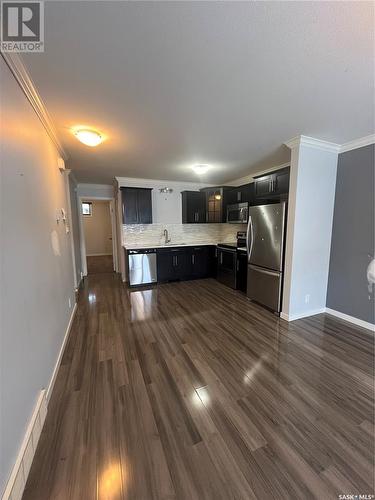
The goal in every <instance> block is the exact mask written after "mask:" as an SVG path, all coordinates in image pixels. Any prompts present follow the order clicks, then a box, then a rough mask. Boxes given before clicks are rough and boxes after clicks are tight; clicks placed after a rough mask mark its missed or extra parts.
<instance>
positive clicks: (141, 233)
mask: <svg viewBox="0 0 375 500" xmlns="http://www.w3.org/2000/svg"><path fill="white" fill-rule="evenodd" d="M164 229H167V230H168V233H169V238H170V239H171V243H170V244H171V245H173V244H176V245H177V244H179V243H187V244H193V245H194V244H195V243H210V244H215V245H216V243H219V242H234V241H236V234H237V231H246V224H124V225H123V226H122V244H123V245H124V246H127V245H129V246H131V245H140V244H141V245H162V244H163V243H164V236H163V231H164Z"/></svg>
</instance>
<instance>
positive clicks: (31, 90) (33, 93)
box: [1, 52, 68, 160]
mask: <svg viewBox="0 0 375 500" xmlns="http://www.w3.org/2000/svg"><path fill="white" fill-rule="evenodd" d="M1 55H2V57H3V59H4V61H5V62H6V64H7V66H8V67H9V69H10V71H11V72H12V74H13V76H14V78H15V79H16V81H17V83H18V85H19V86H20V87H21V89H22V91H23V93H24V94H25V96H26V98H27V100H28V101H29V103H30V104H31V106H32V108H33V109H34V111H35V113H36V114H37V116H38V118H39V120H40V121H41V122H42V125H43V127H44V128H45V129H46V131H47V133H48V135H49V136H50V138H51V140H52V142H53V143H54V145H55V146H56V148H57V150H58V152H59V153H60V155H61V156H62V158H63V159H64V160H67V159H68V155H67V153H66V152H65V151H64V148H63V147H62V145H61V143H60V141H59V139H58V137H57V133H56V129H55V126H54V124H53V122H52V119H51V117H50V115H49V113H48V111H47V108H46V106H45V104H44V102H43V100H42V98H41V97H40V95H39V93H38V91H37V89H36V87H35V85H34V82H33V81H32V79H31V78H30V75H29V74H28V72H27V69H26V67H25V65H24V63H23V61H22V59H21V57H20V55H19V54H16V53H9V52H8V53H6V52H2V53H1Z"/></svg>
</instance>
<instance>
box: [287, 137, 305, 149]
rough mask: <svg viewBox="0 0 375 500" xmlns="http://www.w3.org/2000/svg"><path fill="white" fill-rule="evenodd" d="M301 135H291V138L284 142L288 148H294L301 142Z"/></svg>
mask: <svg viewBox="0 0 375 500" xmlns="http://www.w3.org/2000/svg"><path fill="white" fill-rule="evenodd" d="M301 137H302V136H301V135H297V136H296V137H293V139H289V141H286V142H284V144H285V146H287V147H288V148H289V149H294V148H296V147H297V146H299V145H300V143H301Z"/></svg>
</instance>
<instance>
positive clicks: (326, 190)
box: [282, 144, 338, 320]
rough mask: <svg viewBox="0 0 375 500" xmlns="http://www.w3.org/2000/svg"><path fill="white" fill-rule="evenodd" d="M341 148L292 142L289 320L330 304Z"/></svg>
mask: <svg viewBox="0 0 375 500" xmlns="http://www.w3.org/2000/svg"><path fill="white" fill-rule="evenodd" d="M337 156H338V155H337V152H332V151H328V150H324V149H319V147H316V146H310V145H306V144H300V145H296V146H295V147H293V148H292V156H291V178H290V190H289V207H288V222H287V242H286V259H285V277H284V294H283V306H282V313H283V316H284V317H286V316H287V317H288V318H289V319H290V320H291V319H295V318H297V317H302V316H308V315H311V314H314V313H316V312H319V311H322V310H324V308H325V306H326V295H327V283H328V271H329V258H330V247H331V234H332V221H333V208H334V200H335V186H336V170H337Z"/></svg>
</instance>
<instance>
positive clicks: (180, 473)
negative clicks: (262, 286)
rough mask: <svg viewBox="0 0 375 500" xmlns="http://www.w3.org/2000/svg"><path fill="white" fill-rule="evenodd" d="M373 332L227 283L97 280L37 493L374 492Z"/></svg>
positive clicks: (90, 286) (36, 466) (85, 305)
mask: <svg viewBox="0 0 375 500" xmlns="http://www.w3.org/2000/svg"><path fill="white" fill-rule="evenodd" d="M373 340H374V338H373V336H372V335H371V333H369V332H367V331H366V330H362V329H359V328H354V327H352V326H350V325H349V324H347V323H344V322H340V321H339V320H336V319H335V318H333V317H330V316H325V315H319V316H315V317H313V318H310V319H306V320H299V321H296V322H294V323H292V324H288V323H286V322H284V321H282V320H280V319H279V318H277V317H275V316H273V315H272V314H270V313H269V312H267V311H264V310H263V309H261V308H260V307H258V306H256V305H253V304H251V303H249V302H248V301H247V299H246V298H245V297H244V296H242V295H240V294H239V293H238V292H234V291H233V290H231V289H229V288H226V287H224V286H222V285H220V284H218V283H217V282H216V281H214V280H202V281H190V282H184V283H172V284H165V285H161V286H158V287H156V288H154V289H152V290H144V291H132V292H129V291H128V290H126V289H125V288H124V287H123V286H122V285H121V283H120V281H119V279H118V277H117V276H116V275H115V274H101V275H100V274H99V275H95V276H90V277H89V278H88V279H87V280H86V283H85V286H84V289H83V291H82V293H81V295H80V299H79V307H78V312H77V316H76V319H75V321H74V324H73V328H72V331H71V334H70V339H69V342H68V345H67V349H66V352H65V355H64V358H63V362H62V365H61V368H60V371H59V374H58V377H57V381H56V385H55V388H54V391H53V395H52V398H51V401H50V405H49V411H48V415H47V419H46V423H45V426H44V429H43V432H42V436H41V440H40V443H39V446H38V449H37V452H36V456H35V459H34V463H33V466H32V469H31V472H30V476H29V480H28V482H27V486H26V490H25V493H24V497H23V498H24V500H29V499H38V500H42V499H43V500H44V499H96V498H100V499H120V498H124V499H137V500H139V499H142V500H143V499H144V500H149V499H159V498H160V499H178V500H182V499H187V500H191V499H211V500H217V499H225V500H227V499H251V498H257V499H270V498H277V499H280V498H282V499H291V498H296V499H306V498H319V499H327V498H338V495H339V494H350V493H354V494H359V493H361V494H372V493H374V462H373V452H374V441H373V418H374V414H373V406H372V403H373V370H374V358H373V354H374V351H373Z"/></svg>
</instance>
